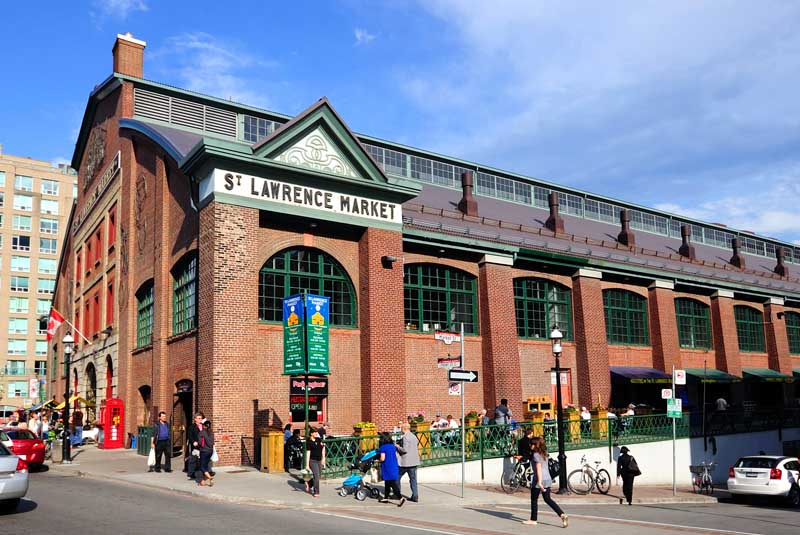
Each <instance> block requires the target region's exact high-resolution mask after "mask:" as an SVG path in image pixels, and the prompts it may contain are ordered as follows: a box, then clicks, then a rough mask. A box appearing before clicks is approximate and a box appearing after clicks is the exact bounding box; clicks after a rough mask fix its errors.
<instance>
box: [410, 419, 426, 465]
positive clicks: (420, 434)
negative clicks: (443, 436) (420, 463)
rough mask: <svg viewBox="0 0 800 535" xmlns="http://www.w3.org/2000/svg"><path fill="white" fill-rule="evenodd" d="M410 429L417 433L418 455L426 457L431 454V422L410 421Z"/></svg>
mask: <svg viewBox="0 0 800 535" xmlns="http://www.w3.org/2000/svg"><path fill="white" fill-rule="evenodd" d="M411 431H413V432H414V434H416V435H417V442H418V443H419V446H417V449H418V450H419V457H420V459H422V458H428V457H430V455H431V433H430V431H431V423H430V422H411Z"/></svg>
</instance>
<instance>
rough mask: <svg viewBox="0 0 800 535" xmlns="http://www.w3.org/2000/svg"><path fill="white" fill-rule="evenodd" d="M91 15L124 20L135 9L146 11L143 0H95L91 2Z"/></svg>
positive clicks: (145, 3) (145, 4) (146, 7)
mask: <svg viewBox="0 0 800 535" xmlns="http://www.w3.org/2000/svg"><path fill="white" fill-rule="evenodd" d="M92 8H93V9H92V15H93V16H94V17H97V16H98V15H101V16H103V17H108V18H115V19H120V20H125V19H127V18H128V15H130V14H131V13H135V12H136V11H148V10H149V7H148V6H147V2H145V0H95V1H94V2H92Z"/></svg>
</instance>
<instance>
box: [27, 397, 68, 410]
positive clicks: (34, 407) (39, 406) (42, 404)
mask: <svg viewBox="0 0 800 535" xmlns="http://www.w3.org/2000/svg"><path fill="white" fill-rule="evenodd" d="M52 403H53V400H52V399H48V400H47V401H42V402H41V403H37V404H36V405H34V406H33V407H31V408H30V409H28V411H38V410H39V409H41V408H44V407H47V406H48V405H51V404H52ZM62 405H63V403H62Z"/></svg>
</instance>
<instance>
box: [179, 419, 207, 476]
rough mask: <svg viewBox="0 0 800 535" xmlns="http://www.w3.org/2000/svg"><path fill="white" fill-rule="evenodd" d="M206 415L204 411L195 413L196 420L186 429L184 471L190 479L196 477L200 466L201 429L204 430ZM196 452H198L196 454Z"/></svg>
mask: <svg viewBox="0 0 800 535" xmlns="http://www.w3.org/2000/svg"><path fill="white" fill-rule="evenodd" d="M205 419H206V417H205V415H204V414H203V413H202V412H198V413H195V415H194V422H193V423H192V424H191V425H190V426H189V429H187V430H186V458H185V459H184V471H185V472H186V476H187V477H188V478H189V479H195V472H196V471H197V470H198V469H199V468H200V463H199V457H200V431H202V430H203V420H205ZM195 452H197V453H196V454H195Z"/></svg>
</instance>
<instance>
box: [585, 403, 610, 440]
mask: <svg viewBox="0 0 800 535" xmlns="http://www.w3.org/2000/svg"><path fill="white" fill-rule="evenodd" d="M589 412H591V414H592V438H595V439H598V438H607V437H608V411H607V410H606V409H592V410H591V411H589Z"/></svg>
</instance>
